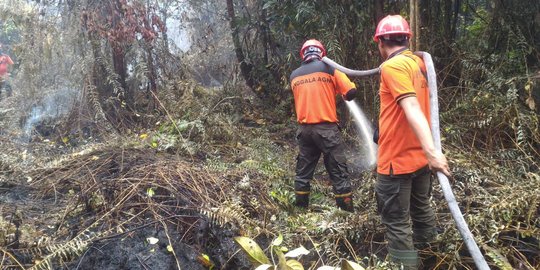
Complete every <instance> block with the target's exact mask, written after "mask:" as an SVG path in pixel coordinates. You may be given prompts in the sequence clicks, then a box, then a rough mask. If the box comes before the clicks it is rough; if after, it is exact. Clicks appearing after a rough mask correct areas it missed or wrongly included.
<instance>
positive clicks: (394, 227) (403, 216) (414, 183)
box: [375, 166, 436, 251]
mask: <svg viewBox="0 0 540 270" xmlns="http://www.w3.org/2000/svg"><path fill="white" fill-rule="evenodd" d="M431 184H432V183H431V172H430V171H429V168H428V167H427V166H426V167H424V168H422V169H419V170H417V171H415V172H413V173H408V174H400V175H384V174H378V175H377V183H376V184H375V191H376V194H377V208H378V212H379V214H380V215H381V221H382V223H383V224H384V225H385V226H386V239H387V240H388V248H389V250H390V249H392V250H401V251H403V250H414V245H413V241H415V242H429V241H432V240H433V239H434V238H435V236H436V229H435V213H434V211H433V208H432V207H431V205H430V197H431V189H432V186H431ZM411 221H412V226H411ZM411 227H412V228H411ZM411 229H412V230H411Z"/></svg>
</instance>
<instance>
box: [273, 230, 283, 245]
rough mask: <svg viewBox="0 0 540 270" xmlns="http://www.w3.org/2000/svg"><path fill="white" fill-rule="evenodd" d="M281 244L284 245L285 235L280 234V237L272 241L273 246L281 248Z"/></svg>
mask: <svg viewBox="0 0 540 270" xmlns="http://www.w3.org/2000/svg"><path fill="white" fill-rule="evenodd" d="M281 243H283V235H281V233H280V234H279V235H278V237H277V238H276V239H274V241H272V246H279V245H281Z"/></svg>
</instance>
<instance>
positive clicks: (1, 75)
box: [0, 44, 13, 98]
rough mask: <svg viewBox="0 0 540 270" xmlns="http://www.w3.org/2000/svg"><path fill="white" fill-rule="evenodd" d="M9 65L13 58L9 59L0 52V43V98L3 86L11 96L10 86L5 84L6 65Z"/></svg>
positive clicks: (0, 48) (0, 46)
mask: <svg viewBox="0 0 540 270" xmlns="http://www.w3.org/2000/svg"><path fill="white" fill-rule="evenodd" d="M10 65H13V60H11V58H10V57H9V55H7V54H4V53H3V52H2V44H0V98H1V96H2V90H3V89H4V88H7V89H6V91H7V95H8V96H11V87H10V86H9V85H7V82H6V79H7V76H8V67H9V66H10Z"/></svg>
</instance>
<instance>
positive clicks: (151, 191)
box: [146, 188, 156, 198]
mask: <svg viewBox="0 0 540 270" xmlns="http://www.w3.org/2000/svg"><path fill="white" fill-rule="evenodd" d="M154 194H156V192H155V191H154V188H148V189H147V190H146V195H148V197H150V198H152V196H154Z"/></svg>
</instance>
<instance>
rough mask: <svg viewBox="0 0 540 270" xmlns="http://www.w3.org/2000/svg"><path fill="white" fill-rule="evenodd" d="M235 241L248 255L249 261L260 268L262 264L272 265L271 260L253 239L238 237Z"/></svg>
mask: <svg viewBox="0 0 540 270" xmlns="http://www.w3.org/2000/svg"><path fill="white" fill-rule="evenodd" d="M234 241H236V243H238V244H239V245H240V246H241V247H242V249H244V251H245V252H246V253H247V255H248V258H249V260H250V261H251V262H252V263H253V264H255V265H256V266H259V265H261V264H270V260H269V259H268V257H266V255H265V254H264V251H263V250H262V249H261V247H260V246H259V245H258V244H257V243H255V241H253V240H252V239H251V238H249V237H245V236H238V237H235V238H234Z"/></svg>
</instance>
